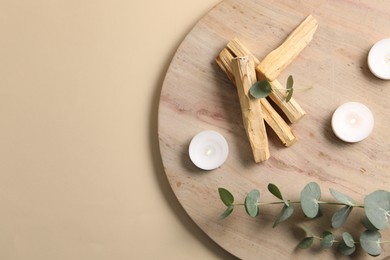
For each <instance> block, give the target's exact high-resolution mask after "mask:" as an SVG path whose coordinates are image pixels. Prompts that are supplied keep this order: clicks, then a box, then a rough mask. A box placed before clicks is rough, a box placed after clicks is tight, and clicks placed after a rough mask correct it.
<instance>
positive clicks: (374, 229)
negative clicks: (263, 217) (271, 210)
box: [218, 182, 390, 256]
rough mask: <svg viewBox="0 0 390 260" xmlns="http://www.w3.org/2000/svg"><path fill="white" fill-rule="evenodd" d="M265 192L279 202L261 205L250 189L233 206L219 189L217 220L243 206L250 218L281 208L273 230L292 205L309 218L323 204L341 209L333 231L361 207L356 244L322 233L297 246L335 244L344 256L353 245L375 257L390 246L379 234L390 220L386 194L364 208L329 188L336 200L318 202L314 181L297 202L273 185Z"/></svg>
mask: <svg viewBox="0 0 390 260" xmlns="http://www.w3.org/2000/svg"><path fill="white" fill-rule="evenodd" d="M268 191H269V192H270V193H271V194H272V195H274V196H275V197H276V198H277V199H278V201H272V202H260V191H259V190H257V189H253V190H251V191H250V192H249V193H248V194H247V195H246V197H245V201H244V203H235V202H234V196H233V194H232V193H231V192H230V191H228V190H227V189H225V188H219V189H218V192H219V196H220V198H221V200H222V202H223V203H224V204H225V206H227V208H226V210H225V211H224V212H223V213H222V214H221V215H220V219H224V218H226V217H228V216H229V215H230V214H231V213H232V212H233V210H234V208H235V207H236V206H244V207H245V210H246V212H247V214H248V215H249V216H251V217H256V216H258V215H259V213H260V208H262V207H263V206H265V205H282V209H281V211H280V213H279V215H278V216H277V217H276V220H275V222H274V224H273V227H275V226H277V225H278V224H280V223H282V222H284V221H286V220H287V219H289V218H290V217H291V216H292V215H293V213H294V204H300V206H301V208H302V211H303V213H304V215H305V216H306V217H308V218H311V219H313V218H316V217H318V216H320V214H321V211H320V206H321V205H322V204H328V205H334V206H341V208H339V209H338V210H337V211H335V212H334V214H333V216H332V220H331V225H332V227H333V228H340V227H341V226H342V225H343V224H344V223H345V222H346V221H347V219H348V216H349V215H350V213H351V211H352V210H353V209H354V208H361V209H364V214H363V217H362V220H361V223H362V225H363V226H364V227H365V229H366V231H364V232H363V233H362V234H361V236H360V239H359V241H355V240H354V239H353V237H352V235H351V234H349V233H348V232H344V233H343V235H342V239H341V240H336V238H335V236H334V235H333V234H332V233H331V232H330V231H325V232H323V234H322V236H315V235H313V234H310V235H308V236H307V237H305V238H304V239H303V240H302V241H301V242H300V243H299V245H298V248H301V249H306V248H309V247H311V245H312V244H313V241H314V240H315V239H318V240H320V245H321V247H322V248H330V247H332V246H333V244H338V250H339V252H340V253H341V254H344V255H351V254H352V253H353V252H355V250H356V244H360V245H361V247H362V248H363V250H364V251H366V252H367V253H368V254H369V255H372V256H378V255H379V254H380V253H381V244H384V243H389V241H382V238H381V234H380V232H379V230H381V229H385V228H387V227H388V219H389V217H390V192H388V191H385V190H377V191H374V192H372V193H370V194H369V195H367V196H366V197H365V199H364V204H363V205H360V204H358V203H356V202H355V201H354V200H353V199H352V198H351V197H349V196H348V195H345V194H343V193H341V192H338V191H336V190H334V189H329V191H330V194H331V195H332V196H333V198H334V199H335V200H336V201H332V202H326V201H322V200H320V198H321V189H320V186H319V185H318V184H317V183H315V182H310V183H309V184H307V185H306V186H305V187H304V188H303V190H302V191H301V194H300V200H299V201H292V200H288V199H286V198H285V197H284V196H283V195H282V193H281V191H280V190H279V188H278V187H277V186H276V185H275V184H272V183H270V184H269V185H268Z"/></svg>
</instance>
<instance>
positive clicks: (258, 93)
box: [249, 75, 294, 102]
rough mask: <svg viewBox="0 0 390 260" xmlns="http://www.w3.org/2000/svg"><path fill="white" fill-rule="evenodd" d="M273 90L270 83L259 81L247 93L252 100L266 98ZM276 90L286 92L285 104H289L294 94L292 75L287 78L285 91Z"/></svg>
mask: <svg viewBox="0 0 390 260" xmlns="http://www.w3.org/2000/svg"><path fill="white" fill-rule="evenodd" d="M273 90H275V88H272V87H271V83H270V82H269V81H268V80H260V81H257V82H256V83H255V84H253V85H252V87H251V88H250V89H249V93H250V94H251V96H252V97H254V98H266V97H268V96H269V94H271V92H272V91H273ZM277 90H282V91H286V102H289V101H290V100H291V98H292V96H293V93H294V79H293V76H292V75H290V76H288V78H287V83H286V88H285V89H277Z"/></svg>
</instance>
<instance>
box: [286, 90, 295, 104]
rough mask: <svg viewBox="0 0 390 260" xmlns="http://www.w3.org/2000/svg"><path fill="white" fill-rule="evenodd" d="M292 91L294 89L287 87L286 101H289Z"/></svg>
mask: <svg viewBox="0 0 390 260" xmlns="http://www.w3.org/2000/svg"><path fill="white" fill-rule="evenodd" d="M293 93H294V89H293V88H292V89H289V90H287V96H286V102H289V101H290V100H291V98H292V96H293Z"/></svg>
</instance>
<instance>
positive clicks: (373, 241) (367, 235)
mask: <svg viewBox="0 0 390 260" xmlns="http://www.w3.org/2000/svg"><path fill="white" fill-rule="evenodd" d="M381 238H382V236H381V233H379V232H378V231H370V230H366V231H364V232H363V233H362V235H361V236H360V245H361V246H362V248H363V249H364V251H366V252H367V253H368V254H369V255H371V256H378V255H380V254H381V252H382V249H381V246H380V242H381Z"/></svg>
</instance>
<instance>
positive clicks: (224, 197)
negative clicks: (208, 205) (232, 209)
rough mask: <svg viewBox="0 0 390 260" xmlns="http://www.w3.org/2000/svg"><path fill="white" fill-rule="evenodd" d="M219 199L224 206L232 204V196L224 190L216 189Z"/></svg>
mask: <svg viewBox="0 0 390 260" xmlns="http://www.w3.org/2000/svg"><path fill="white" fill-rule="evenodd" d="M218 193H219V197H220V198H221V200H222V202H223V204H225V205H226V206H231V205H232V204H233V202H234V197H233V194H231V193H230V191H228V190H227V189H225V188H218Z"/></svg>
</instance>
